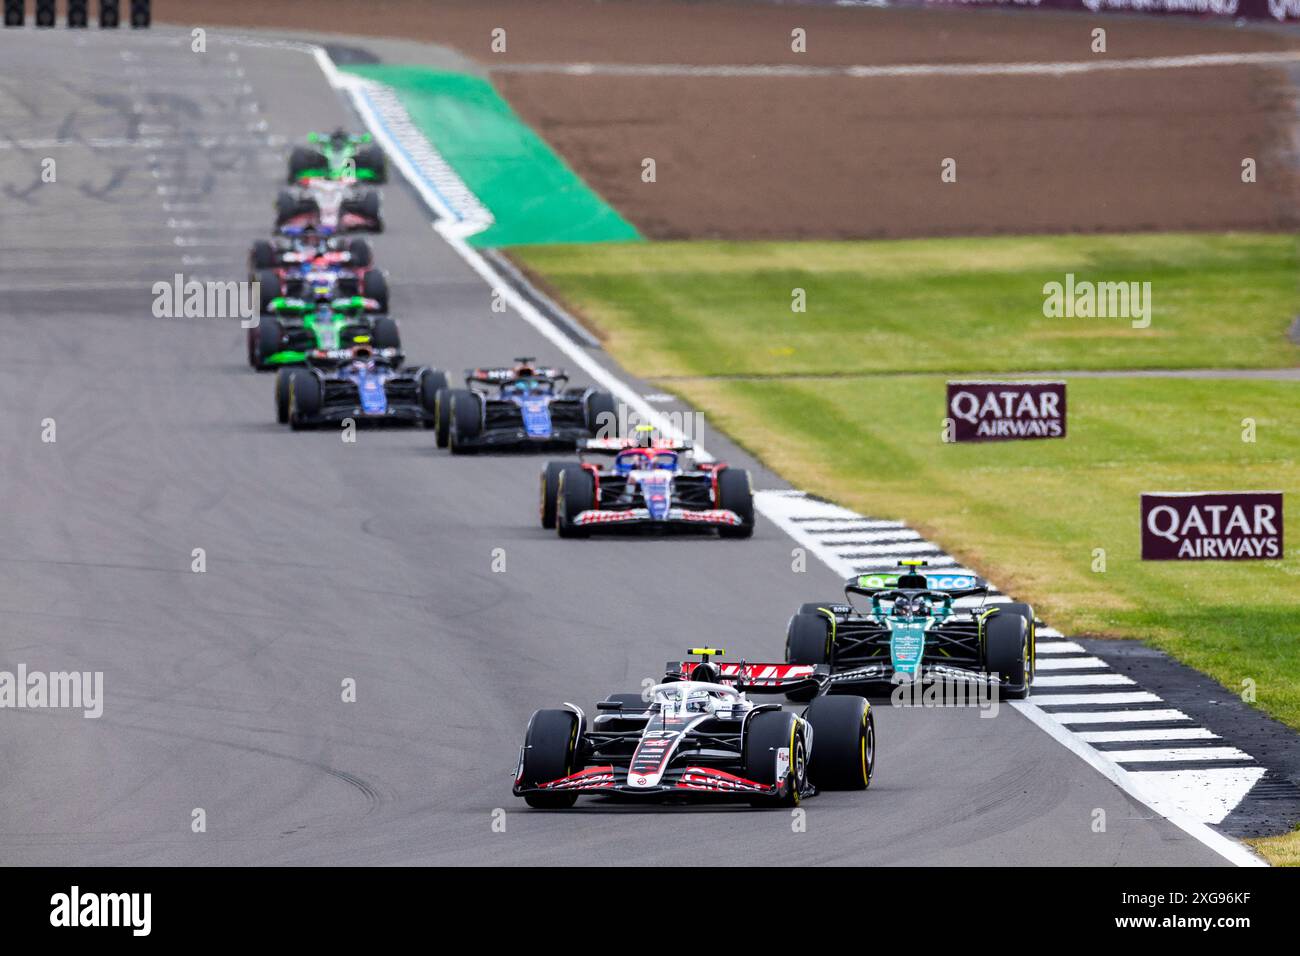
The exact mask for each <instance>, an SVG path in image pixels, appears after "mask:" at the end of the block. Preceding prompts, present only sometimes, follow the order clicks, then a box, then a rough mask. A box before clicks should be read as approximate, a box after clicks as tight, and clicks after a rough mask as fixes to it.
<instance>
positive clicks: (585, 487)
mask: <svg viewBox="0 0 1300 956" xmlns="http://www.w3.org/2000/svg"><path fill="white" fill-rule="evenodd" d="M595 506H596V485H595V483H594V482H593V481H592V480H591V475H590V474H589V473H588V472H587V471H586V470H585V469H583V468H566V469H565V470H564V471H561V472H560V476H559V482H558V484H557V486H556V508H555V527H556V530H557V531H559V533H560V537H561V538H586V537H589V536H590V535H591V532H590V531H589V530H588V529H587V528H585V527H583V526H582V525H577V524H574V523H573V522H574V519H575V518H577V517H578V515H580V514H581V513H582V512H584V511H589V510H590V509H592V508H594V507H595Z"/></svg>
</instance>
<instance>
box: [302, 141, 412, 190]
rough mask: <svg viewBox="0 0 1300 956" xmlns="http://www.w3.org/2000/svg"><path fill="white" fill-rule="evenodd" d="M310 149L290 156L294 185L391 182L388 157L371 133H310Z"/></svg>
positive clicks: (306, 148) (305, 147)
mask: <svg viewBox="0 0 1300 956" xmlns="http://www.w3.org/2000/svg"><path fill="white" fill-rule="evenodd" d="M307 142H309V143H310V144H311V145H310V146H298V147H295V148H294V151H293V153H292V154H291V155H290V156H289V177H288V181H289V182H290V183H297V182H301V181H302V180H304V179H332V180H345V181H351V180H355V181H357V182H367V183H383V182H387V181H388V157H387V156H385V155H384V151H383V150H382V149H380V148H379V147H378V146H376V145H374V143H373V142H372V140H371V136H370V134H369V133H361V134H360V135H357V136H354V135H352V134H350V133H348V132H346V131H345V130H341V129H336V130H335V131H334V132H332V133H310V134H308V136H307Z"/></svg>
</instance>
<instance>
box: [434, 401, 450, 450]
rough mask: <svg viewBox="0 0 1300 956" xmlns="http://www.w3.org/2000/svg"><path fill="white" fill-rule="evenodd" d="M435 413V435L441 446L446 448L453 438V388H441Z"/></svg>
mask: <svg viewBox="0 0 1300 956" xmlns="http://www.w3.org/2000/svg"><path fill="white" fill-rule="evenodd" d="M435 404H436V407H437V411H436V412H435V413H434V420H435V424H434V429H435V430H434V436H435V441H436V442H437V445H438V447H439V448H446V447H447V442H448V441H449V440H450V438H451V389H447V388H444V389H440V390H439V391H438V397H437V401H436V403H435Z"/></svg>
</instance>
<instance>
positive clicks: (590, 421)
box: [587, 392, 618, 438]
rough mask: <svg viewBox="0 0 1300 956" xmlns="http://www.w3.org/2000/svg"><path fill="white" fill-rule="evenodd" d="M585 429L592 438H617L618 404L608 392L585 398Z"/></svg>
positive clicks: (592, 394)
mask: <svg viewBox="0 0 1300 956" xmlns="http://www.w3.org/2000/svg"><path fill="white" fill-rule="evenodd" d="M587 428H589V429H590V430H591V434H592V437H594V438H617V437H618V402H616V401H614V396H613V395H611V394H609V392H592V393H591V394H590V395H588V396H587Z"/></svg>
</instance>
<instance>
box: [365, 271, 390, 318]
mask: <svg viewBox="0 0 1300 956" xmlns="http://www.w3.org/2000/svg"><path fill="white" fill-rule="evenodd" d="M361 294H362V295H363V296H365V297H366V298H367V299H374V300H375V301H376V302H378V303H379V308H380V310H381V311H384V312H387V311H388V277H387V276H385V275H384V274H383V273H382V272H380V271H379V270H378V269H371V270H370V271H369V272H367V273H366V276H365V278H364V279H362V280H361Z"/></svg>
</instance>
